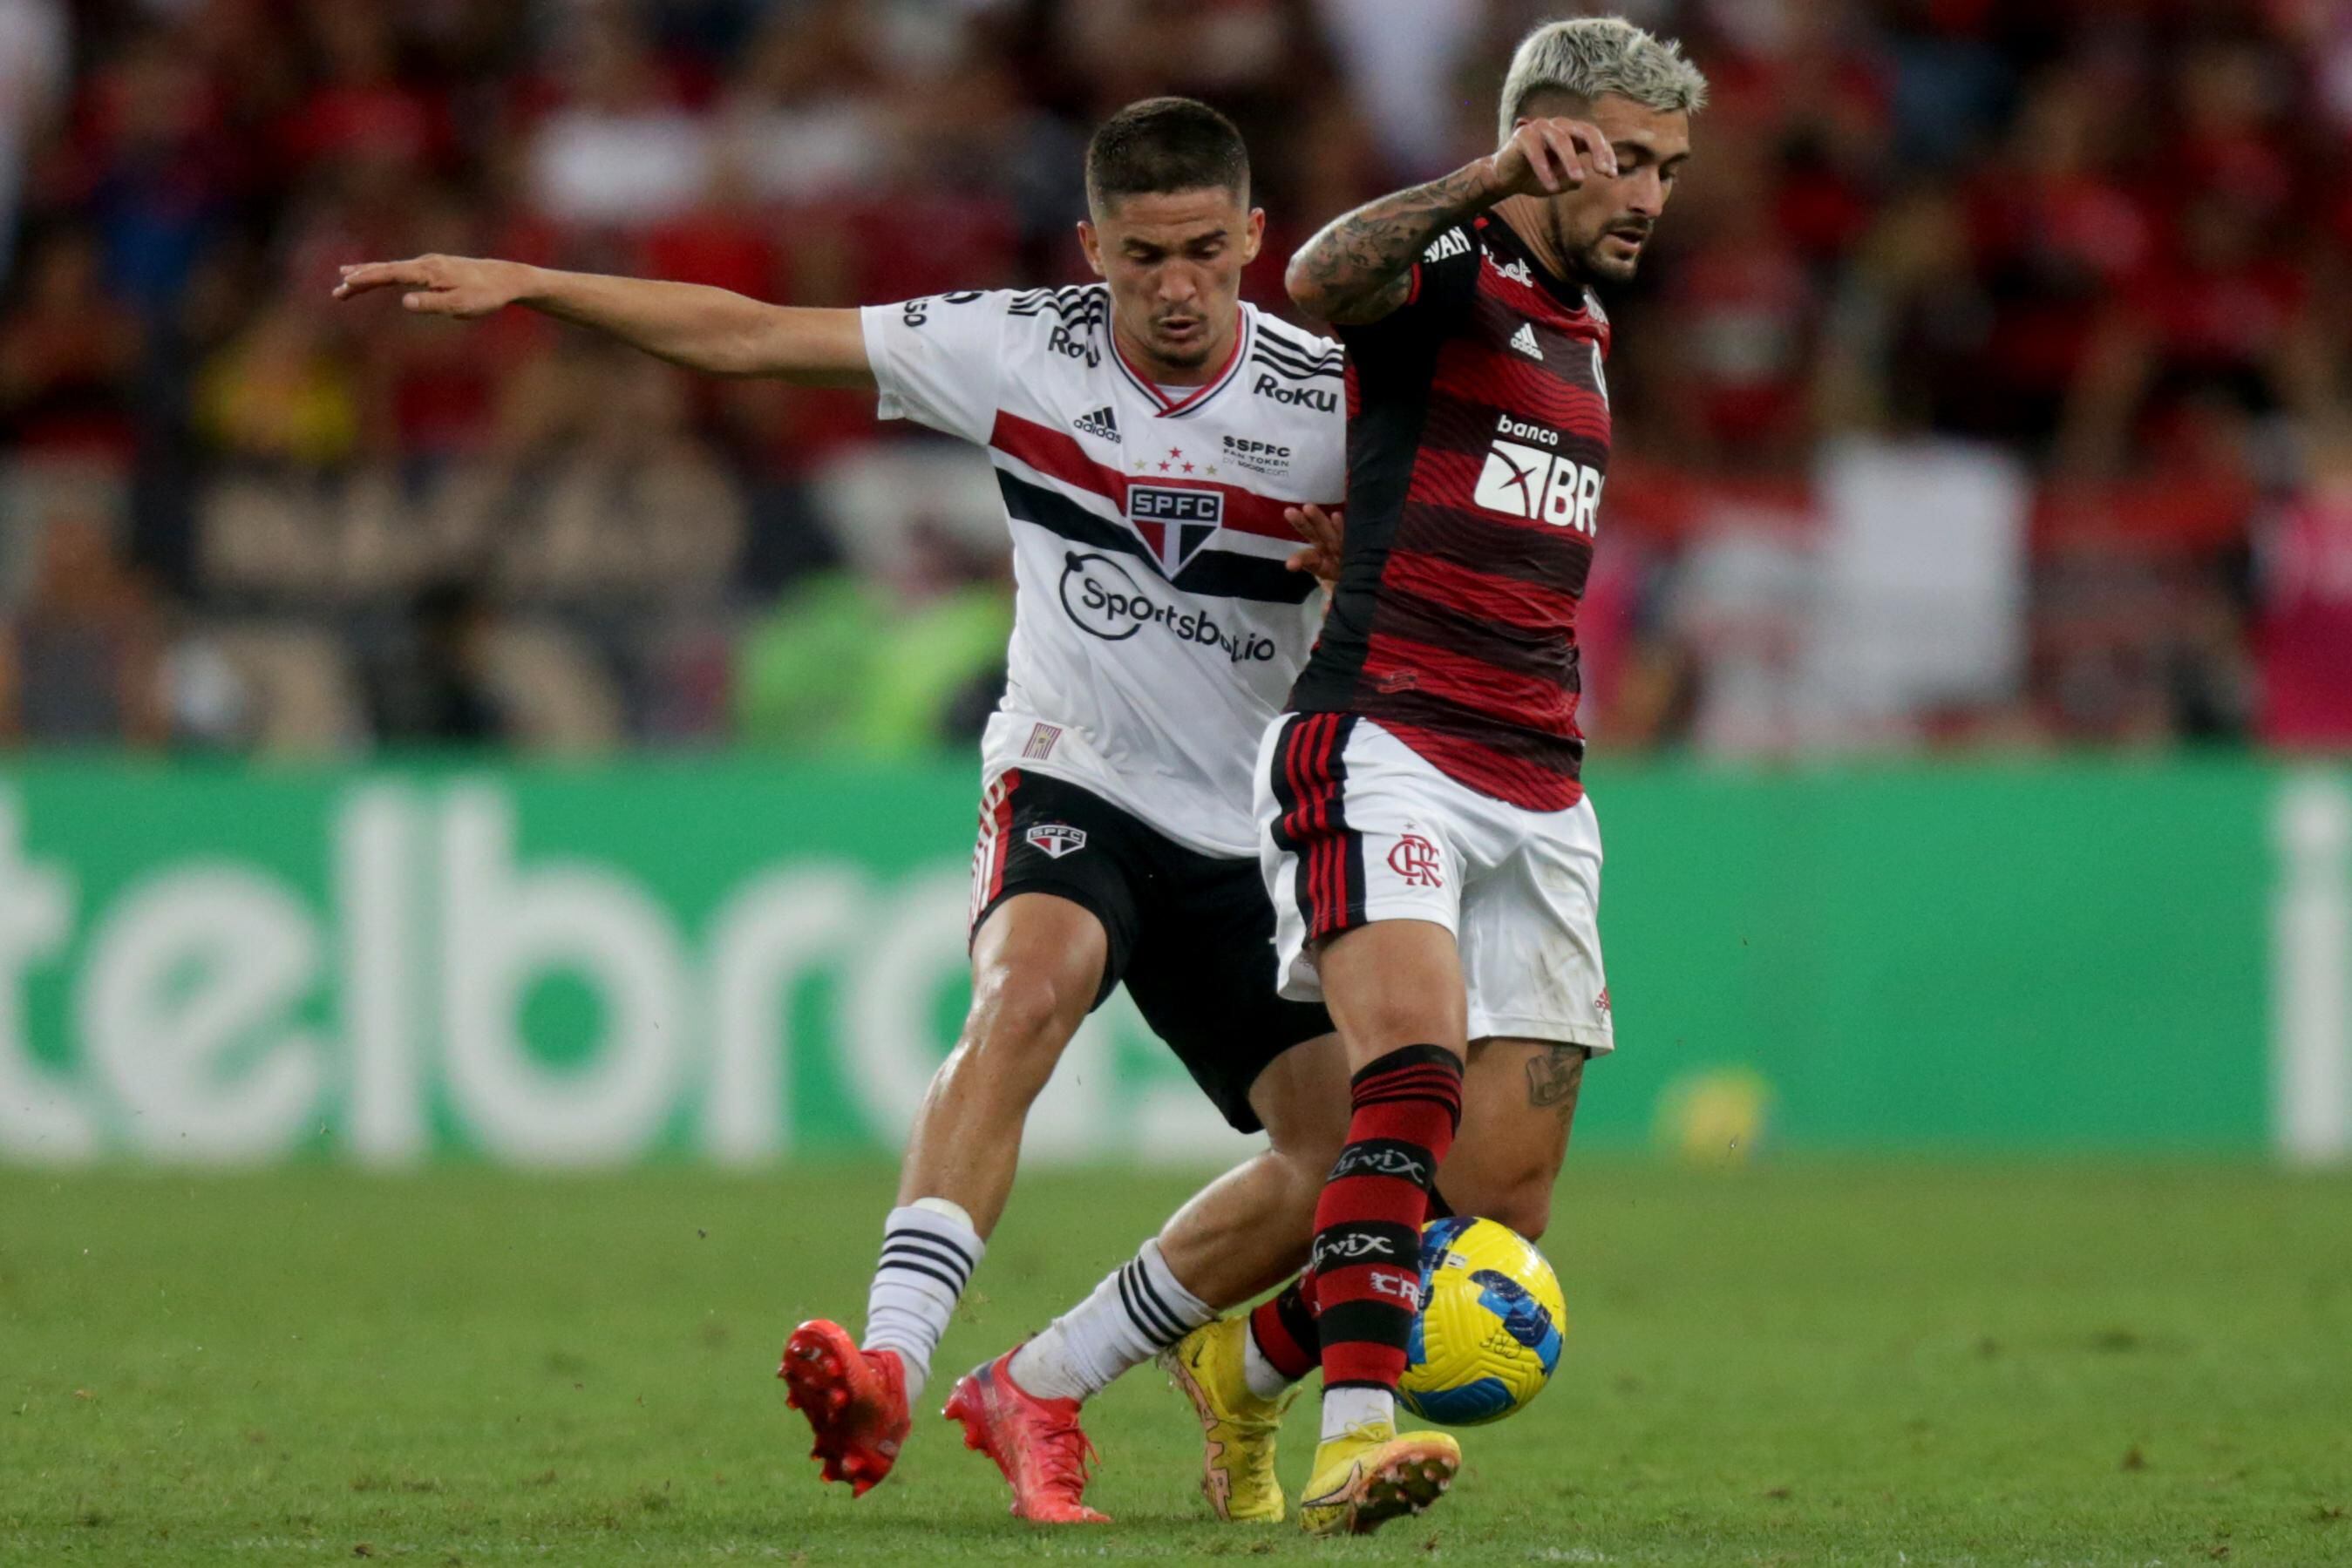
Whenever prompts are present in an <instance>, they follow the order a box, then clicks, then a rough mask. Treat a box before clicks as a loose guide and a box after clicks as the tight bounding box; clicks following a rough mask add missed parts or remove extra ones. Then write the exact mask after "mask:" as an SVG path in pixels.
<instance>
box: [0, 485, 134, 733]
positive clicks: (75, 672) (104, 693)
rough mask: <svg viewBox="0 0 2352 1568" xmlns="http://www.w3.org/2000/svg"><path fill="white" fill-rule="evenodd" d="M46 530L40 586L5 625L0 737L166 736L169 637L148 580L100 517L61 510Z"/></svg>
mask: <svg viewBox="0 0 2352 1568" xmlns="http://www.w3.org/2000/svg"><path fill="white" fill-rule="evenodd" d="M38 538H39V545H38V549H37V565H36V567H35V569H34V574H33V580H32V586H31V591H30V592H29V593H28V594H27V596H26V600H25V602H24V604H23V605H22V606H21V607H20V608H19V609H18V610H17V611H16V613H15V614H14V615H12V616H10V617H9V618H8V619H7V621H6V622H5V634H0V737H5V738H7V739H9V740H21V741H30V742H33V743H36V744H39V745H49V746H95V745H110V746H131V747H150V746H155V745H159V744H161V743H162V741H163V738H164V734H165V719H164V712H163V700H162V692H161V685H160V681H159V663H158V662H159V660H160V658H161V657H162V652H163V632H162V627H161V624H160V619H159V616H158V614H157V612H156V609H155V605H154V602H153V600H152V597H151V595H150V594H149V592H148V591H147V588H146V585H145V584H144V583H143V582H142V581H141V580H140V579H139V577H138V575H137V574H136V573H135V572H133V571H132V570H131V569H130V568H129V566H128V565H127V564H126V563H125V562H124V560H123V559H122V557H121V552H120V551H119V550H118V549H116V547H115V543H114V540H113V538H112V537H111V536H110V531H109V528H108V526H107V525H106V524H105V523H104V522H103V521H101V520H100V519H99V518H96V517H90V516H89V515H87V514H84V513H80V512H72V511H68V512H61V513H58V514H55V515H52V516H50V517H47V518H46V519H45V520H44V521H43V523H42V524H41V525H40V526H39V527H38Z"/></svg>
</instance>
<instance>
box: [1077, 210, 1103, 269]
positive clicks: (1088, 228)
mask: <svg viewBox="0 0 2352 1568" xmlns="http://www.w3.org/2000/svg"><path fill="white" fill-rule="evenodd" d="M1078 248H1079V249H1080V250H1083V251H1085V252H1086V253H1087V266H1088V267H1093V268H1094V271H1095V276H1096V277H1109V276H1110V274H1108V273H1107V272H1105V271H1104V270H1103V264H1102V235H1099V234H1097V233H1096V232H1095V225H1092V224H1090V223H1088V222H1087V220H1086V219H1084V218H1080V219H1079V220H1078Z"/></svg>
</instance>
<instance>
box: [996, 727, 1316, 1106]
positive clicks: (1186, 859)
mask: <svg viewBox="0 0 2352 1568" xmlns="http://www.w3.org/2000/svg"><path fill="white" fill-rule="evenodd" d="M1021 893H1050V894H1055V895H1056V896H1058V897H1062V898H1066V899H1068V900H1069V901H1070V902H1071V903H1073V904H1078V905H1080V906H1082V907H1084V908H1086V909H1087V910H1090V911H1092V912H1093V914H1094V916H1095V918H1096V919H1097V920H1099V921H1101V922H1102V925H1103V930H1104V931H1105V932H1106V933H1108V935H1109V937H1110V960H1109V962H1108V964H1106V965H1105V966H1104V967H1103V977H1102V988H1101V989H1100V990H1098V991H1097V993H1096V994H1095V1002H1094V1005H1095V1006H1096V1007H1100V1006H1102V1004H1103V1001H1104V998H1108V996H1109V995H1110V993H1111V988H1113V987H1115V986H1117V985H1118V983H1119V982H1120V981H1122V980H1124V981H1126V982H1127V994H1128V995H1129V997H1131V998H1134V1000H1135V1006H1136V1010H1137V1011H1139V1012H1140V1013H1141V1014H1142V1015H1143V1021H1144V1022H1146V1023H1148V1024H1150V1026H1151V1032H1152V1033H1154V1034H1156V1035H1158V1036H1159V1037H1160V1039H1161V1040H1164V1041H1166V1042H1167V1044H1168V1048H1169V1049H1170V1050H1171V1051H1174V1052H1175V1053H1176V1059H1177V1060H1178V1061H1181V1062H1182V1063H1183V1064H1184V1070H1185V1071H1187V1072H1190V1073H1191V1074H1192V1082H1195V1083H1198V1084H1199V1085H1200V1086H1201V1091H1202V1093H1204V1094H1206V1095H1208V1097H1209V1099H1210V1101H1211V1103H1213V1104H1214V1105H1215V1106H1216V1107H1217V1109H1218V1110H1219V1111H1221V1112H1223V1113H1224V1118H1225V1120H1226V1121H1228V1122H1231V1123H1232V1124H1234V1126H1235V1127H1237V1128H1239V1129H1240V1130H1241V1131H1243V1132H1244V1133H1255V1132H1256V1131H1257V1130H1258V1129H1259V1127H1260V1126H1261V1125H1262V1124H1261V1123H1260V1122H1259V1121H1258V1119H1257V1113H1255V1111H1253V1110H1251V1109H1250V1103H1249V1092H1250V1085H1252V1084H1254V1083H1255V1082H1257V1075H1258V1074H1259V1073H1261V1072H1263V1071H1265V1065H1266V1063H1267V1062H1269V1061H1273V1060H1274V1059H1275V1058H1276V1057H1277V1056H1280V1055H1281V1054H1282V1053H1283V1052H1284V1051H1288V1050H1289V1049H1290V1048H1291V1047H1292V1046H1294V1045H1297V1044H1298V1043H1299V1042H1300V1041H1302V1040H1313V1039H1314V1038H1315V1037H1317V1036H1318V1035H1323V1034H1328V1033H1330V1032H1331V1017H1330V1015H1329V1014H1328V1013H1327V1012H1325V1011H1324V1010H1323V1009H1322V1008H1321V1007H1319V1006H1317V1005H1315V1004H1313V1003H1308V1002H1287V1001H1285V1000H1283V999H1282V998H1280V997H1279V996H1276V994H1275V988H1274V905H1273V904H1270V903H1268V902H1267V900H1266V894H1265V878H1264V876H1263V874H1262V873H1260V872H1259V870H1258V863H1257V862H1255V861H1254V860H1229V859H1225V858H1223V857H1221V856H1217V855H1204V854H1202V853H1200V852H1198V851H1196V850H1189V849H1186V848H1185V847H1184V846H1183V845H1181V844H1180V843H1178V842H1176V841H1174V840H1172V839H1171V838H1169V837H1168V836H1167V835H1165V834H1164V833H1161V832H1160V831H1158V830H1157V829H1154V828H1151V827H1149V826H1147V825H1146V824H1145V823H1144V822H1143V821H1141V820H1140V819H1139V818H1137V817H1135V816H1133V815H1132V814H1130V813H1129V812H1127V811H1124V810H1120V809H1119V808H1118V807H1117V806H1114V805H1112V804H1111V803H1110V802H1109V801H1108V800H1104V799H1103V798H1102V797H1101V796H1099V795H1097V794H1095V793H1093V792H1092V791H1090V790H1087V789H1080V788H1079V787H1078V786H1077V785H1076V784H1072V783H1068V782H1066V781H1065V780H1063V779H1049V778H1047V777H1045V775H1044V774H1041V773H1027V772H1023V771H1021V770H1020V769H1018V768H1013V769H1008V770H1007V771H1006V772H1004V773H1003V775H1002V776H1000V777H999V778H998V779H996V781H995V782H994V783H992V784H991V785H990V786H989V788H988V790H987V793H986V794H984V795H983V796H982V799H981V809H980V846H979V849H978V850H977V852H975V853H974V855H973V857H972V901H971V930H972V932H973V933H974V934H975V935H977V934H978V932H979V930H980V926H981V922H982V921H984V920H986V919H987V918H988V916H989V915H990V914H991V913H992V911H993V910H994V909H995V908H996V906H997V905H998V904H1002V903H1003V902H1004V901H1005V900H1006V899H1008V898H1011V897H1012V896H1013V894H1021Z"/></svg>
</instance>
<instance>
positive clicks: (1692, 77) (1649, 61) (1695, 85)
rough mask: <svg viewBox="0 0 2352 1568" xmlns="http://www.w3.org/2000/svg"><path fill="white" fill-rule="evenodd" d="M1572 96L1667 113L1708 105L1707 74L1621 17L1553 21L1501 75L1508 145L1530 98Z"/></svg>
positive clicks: (1674, 46)
mask: <svg viewBox="0 0 2352 1568" xmlns="http://www.w3.org/2000/svg"><path fill="white" fill-rule="evenodd" d="M1548 92H1551V93H1566V94H1568V95H1569V96H1570V97H1573V98H1577V99H1582V100H1583V101H1584V102H1585V103H1587V104H1590V103H1591V102H1593V101H1594V100H1595V99H1599V98H1601V96H1602V95H1603V94H1605V93H1612V92H1613V93H1615V94H1616V95H1617V96H1618V97H1620V98H1630V99H1633V101H1634V102H1635V103H1638V104H1640V105H1641V106H1642V107H1643V108H1644V109H1654V110H1659V111H1660V112H1661V113H1665V112H1672V111H1675V110H1679V111H1681V112H1682V113H1684V114H1696V113H1697V112H1698V111H1699V110H1702V109H1705V108H1706V74H1705V73H1704V72H1702V71H1701V70H1700V69H1699V68H1697V67H1696V66H1695V65H1693V64H1691V63H1690V61H1689V60H1687V59H1685V58H1684V57H1683V47H1682V46H1681V45H1680V44H1678V43H1676V42H1675V41H1674V40H1673V39H1672V38H1660V37H1655V36H1654V35H1652V34H1650V33H1646V32H1644V31H1643V30H1642V29H1641V28H1639V27H1637V26H1633V23H1631V22H1628V21H1626V20H1625V19H1624V18H1623V17H1622V16H1579V17H1575V18H1573V19H1571V20H1570V21H1566V22H1547V23H1545V24H1544V25H1543V26H1540V27H1538V28H1537V29H1536V30H1535V31H1534V32H1532V33H1529V34H1528V36H1527V37H1525V38H1523V39H1521V40H1520V42H1519V48H1518V52H1517V54H1515V55H1513V56H1512V57H1511V72H1510V75H1508V76H1507V77H1505V78H1503V115H1502V140H1504V141H1509V140H1510V139H1511V131H1512V129H1513V127H1515V126H1516V125H1517V123H1518V120H1519V117H1520V116H1521V115H1522V114H1524V113H1526V112H1527V107H1528V101H1529V100H1530V99H1535V98H1538V97H1539V96H1541V95H1542V94H1544V93H1548Z"/></svg>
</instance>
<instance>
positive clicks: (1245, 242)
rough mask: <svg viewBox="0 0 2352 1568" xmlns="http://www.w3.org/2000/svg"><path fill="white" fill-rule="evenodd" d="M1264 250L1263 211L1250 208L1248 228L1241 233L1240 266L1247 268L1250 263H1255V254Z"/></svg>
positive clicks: (1263, 209) (1260, 208)
mask: <svg viewBox="0 0 2352 1568" xmlns="http://www.w3.org/2000/svg"><path fill="white" fill-rule="evenodd" d="M1263 249H1265V208H1264V207H1252V208H1251V209H1250V214H1249V227H1248V228H1247V229H1245V230H1244V232H1243V236H1242V265H1243V266H1244V267H1247V266H1248V265H1249V264H1250V263H1251V262H1254V261H1255V260H1256V259H1257V253H1258V252H1259V251H1261V250H1263Z"/></svg>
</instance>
